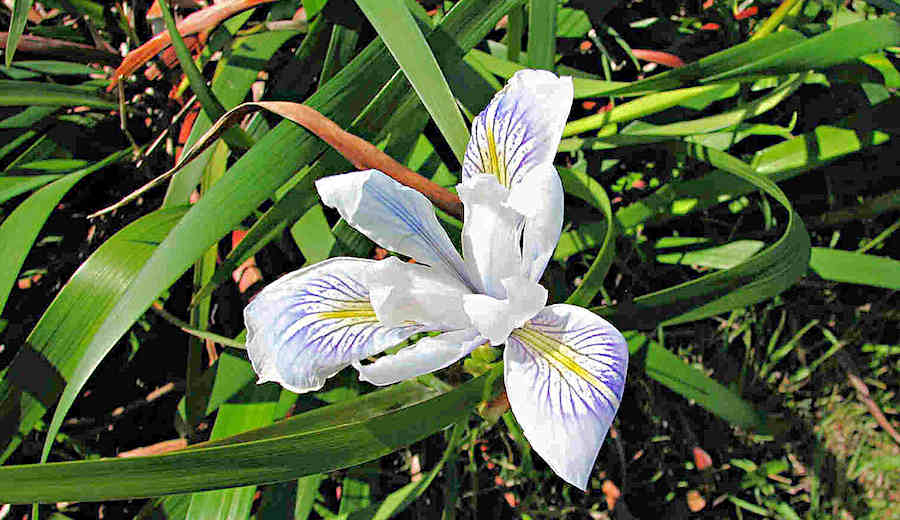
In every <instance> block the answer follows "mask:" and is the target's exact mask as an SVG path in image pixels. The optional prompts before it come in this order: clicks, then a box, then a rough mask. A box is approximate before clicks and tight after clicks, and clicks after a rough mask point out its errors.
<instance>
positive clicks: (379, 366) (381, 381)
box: [353, 329, 487, 386]
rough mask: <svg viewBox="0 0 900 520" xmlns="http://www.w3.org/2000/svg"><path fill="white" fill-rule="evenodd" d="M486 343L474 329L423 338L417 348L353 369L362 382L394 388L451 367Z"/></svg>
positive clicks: (356, 364)
mask: <svg viewBox="0 0 900 520" xmlns="http://www.w3.org/2000/svg"><path fill="white" fill-rule="evenodd" d="M486 342H487V340H486V339H484V338H483V337H481V336H480V335H479V334H478V331H476V330H474V329H466V330H455V331H451V332H445V333H443V334H441V335H439V336H431V337H427V338H422V339H420V340H419V341H418V342H416V344H415V345H413V346H411V347H407V348H405V349H403V350H401V351H399V352H397V353H396V354H391V355H387V356H383V357H380V358H378V359H376V360H375V361H374V362H372V363H370V364H368V365H363V364H361V363H359V362H356V363H354V364H353V366H354V367H355V368H356V369H357V370H359V379H360V380H361V381H368V382H370V383H372V384H374V385H379V386H384V385H391V384H394V383H397V382H399V381H403V380H405V379H410V378H413V377H418V376H421V375H423V374H428V373H431V372H434V371H435V370H440V369H442V368H445V367H448V366H450V365H452V364H453V363H455V362H457V361H458V360H460V359H462V358H463V357H465V356H467V355H468V354H469V353H470V352H472V351H473V350H475V348H476V347H478V346H479V345H482V344H484V343H486Z"/></svg>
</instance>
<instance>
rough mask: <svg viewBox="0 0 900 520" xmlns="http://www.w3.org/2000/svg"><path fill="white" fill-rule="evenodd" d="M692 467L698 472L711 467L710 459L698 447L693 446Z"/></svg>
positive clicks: (707, 454)
mask: <svg viewBox="0 0 900 520" xmlns="http://www.w3.org/2000/svg"><path fill="white" fill-rule="evenodd" d="M694 466H696V467H697V469H698V470H700V471H703V470H705V469H707V468H709V467H710V466H712V457H710V456H709V453H706V451H705V450H704V449H703V448H701V447H700V446H694Z"/></svg>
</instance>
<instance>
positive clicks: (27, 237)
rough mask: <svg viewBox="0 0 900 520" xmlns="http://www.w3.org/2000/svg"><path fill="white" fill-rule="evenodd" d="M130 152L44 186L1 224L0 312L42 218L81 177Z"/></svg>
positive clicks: (115, 155) (42, 222) (114, 155)
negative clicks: (2, 253) (2, 252)
mask: <svg viewBox="0 0 900 520" xmlns="http://www.w3.org/2000/svg"><path fill="white" fill-rule="evenodd" d="M130 152H131V150H123V151H121V152H116V153H114V154H112V155H110V156H109V157H107V158H106V159H103V160H102V161H99V162H97V163H95V164H93V165H91V166H88V167H87V168H84V169H82V170H80V171H77V172H75V173H71V174H69V175H67V176H65V177H63V178H62V179H59V180H57V181H55V182H53V183H52V184H50V185H49V186H45V187H44V188H42V189H41V190H39V191H38V192H36V193H35V194H33V195H32V196H30V197H28V199H26V200H25V202H23V203H22V204H20V205H19V206H18V207H17V208H16V209H15V211H13V212H12V213H10V215H9V216H8V217H6V219H5V220H4V221H3V223H2V224H0V251H4V252H5V254H4V259H3V263H2V264H0V313H2V312H3V309H4V307H6V299H7V298H8V297H9V291H10V290H12V286H13V284H14V283H15V281H16V277H17V276H18V275H19V270H20V269H21V268H22V263H23V262H25V257H26V256H28V252H29V251H31V246H32V245H33V244H34V240H35V239H36V238H37V236H38V233H40V231H41V228H42V227H43V226H44V221H46V220H47V217H49V216H50V213H51V212H52V211H53V210H54V209H55V208H56V206H57V205H58V204H59V201H60V200H62V198H63V196H64V195H65V194H66V193H68V191H69V190H70V189H72V187H73V186H74V185H75V184H76V183H77V182H78V181H80V180H81V179H83V178H84V177H86V176H88V175H90V174H92V173H94V172H96V171H98V170H101V169H103V168H104V167H106V166H109V165H110V164H113V163H115V162H117V161H120V160H121V159H123V158H125V157H128V155H129V153H130ZM41 177H46V176H41ZM5 178H6V177H0V179H5ZM0 186H2V185H0Z"/></svg>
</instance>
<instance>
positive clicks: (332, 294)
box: [244, 258, 423, 393]
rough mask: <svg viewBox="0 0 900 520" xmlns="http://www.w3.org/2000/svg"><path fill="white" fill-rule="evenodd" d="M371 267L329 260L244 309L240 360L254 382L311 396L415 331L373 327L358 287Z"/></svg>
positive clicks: (349, 260)
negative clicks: (244, 339) (244, 358)
mask: <svg viewBox="0 0 900 520" xmlns="http://www.w3.org/2000/svg"><path fill="white" fill-rule="evenodd" d="M374 263H375V262H374V261H372V260H361V259H358V258H332V259H330V260H326V261H324V262H320V263H318V264H315V265H312V266H310V267H307V268H304V269H300V270H299V271H294V272H292V273H289V274H287V275H285V276H283V277H281V278H279V279H278V280H276V281H275V282H273V283H271V284H269V285H268V286H267V287H266V288H265V289H263V290H262V291H261V292H260V293H259V294H258V295H256V297H255V298H254V299H253V300H252V301H251V302H250V304H249V305H248V306H247V307H246V308H245V309H244V323H246V325H247V354H248V355H249V357H250V362H251V364H252V365H253V369H254V370H255V371H256V373H257V374H258V375H259V382H260V383H264V382H266V381H275V382H277V383H280V384H281V385H282V386H284V387H285V388H287V389H288V390H291V391H293V392H298V393H300V392H308V391H311V390H318V389H319V388H321V387H322V385H324V384H325V380H326V379H327V378H329V377H331V376H333V375H334V374H336V373H337V372H339V371H340V370H341V369H342V368H344V367H345V366H347V365H349V364H350V363H352V362H354V361H357V360H359V359H363V358H366V357H368V356H372V355H374V354H377V353H380V352H383V351H384V350H385V349H387V348H389V347H392V346H394V345H396V344H398V343H400V342H401V341H403V340H405V339H406V338H408V337H410V336H411V335H413V334H415V333H416V332H420V331H421V330H423V328H422V327H421V326H420V325H416V324H409V323H408V324H404V325H402V326H398V327H388V326H386V325H384V324H383V323H381V322H379V321H378V319H377V318H376V316H375V311H374V309H373V308H372V305H371V304H370V302H369V291H368V289H366V287H365V285H364V283H363V280H364V277H365V273H366V271H367V270H368V269H370V268H371V267H372V265H373V264H374Z"/></svg>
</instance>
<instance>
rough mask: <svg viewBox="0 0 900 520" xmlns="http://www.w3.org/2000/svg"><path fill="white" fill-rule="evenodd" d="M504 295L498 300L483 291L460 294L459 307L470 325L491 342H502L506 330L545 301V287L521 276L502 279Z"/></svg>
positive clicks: (520, 324)
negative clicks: (463, 311) (470, 321)
mask: <svg viewBox="0 0 900 520" xmlns="http://www.w3.org/2000/svg"><path fill="white" fill-rule="evenodd" d="M503 286H504V287H506V292H507V297H506V298H505V299H502V300H499V299H497V298H493V297H491V296H487V295H485V294H469V295H466V296H463V298H462V300H463V308H464V309H465V311H466V314H468V315H469V318H470V319H471V320H472V326H473V327H475V328H476V329H478V331H479V332H481V335H482V336H484V337H485V338H487V339H489V340H491V344H492V345H501V344H503V343H506V339H507V338H508V337H509V334H510V332H512V330H513V329H515V328H518V327H521V326H522V325H524V324H525V322H526V321H528V320H529V319H530V318H531V317H533V316H534V315H535V314H537V313H538V312H539V311H540V310H541V309H543V308H544V305H546V304H547V289H544V288H543V287H542V286H541V285H540V284H538V283H537V282H533V281H531V280H529V279H528V278H525V277H523V276H511V277H509V278H506V279H504V280H503Z"/></svg>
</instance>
